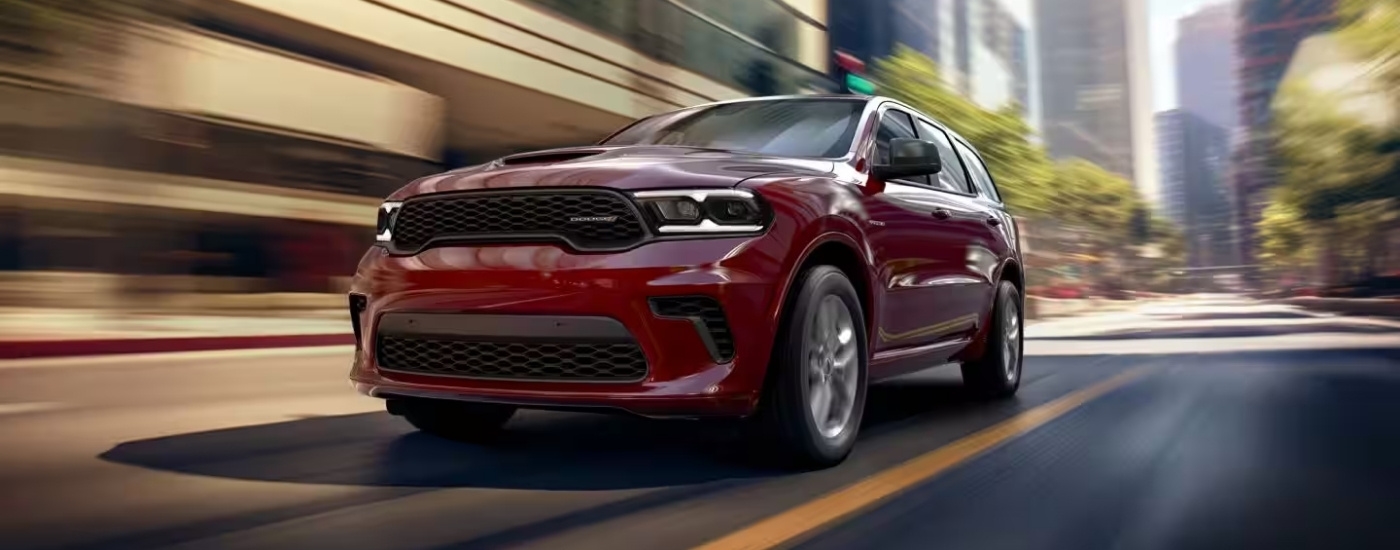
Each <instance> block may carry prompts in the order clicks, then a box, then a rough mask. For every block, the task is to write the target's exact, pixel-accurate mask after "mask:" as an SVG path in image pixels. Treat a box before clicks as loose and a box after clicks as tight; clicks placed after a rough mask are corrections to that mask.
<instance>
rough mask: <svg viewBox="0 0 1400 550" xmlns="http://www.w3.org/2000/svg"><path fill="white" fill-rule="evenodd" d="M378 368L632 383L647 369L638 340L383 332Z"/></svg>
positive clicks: (468, 374)
mask: <svg viewBox="0 0 1400 550" xmlns="http://www.w3.org/2000/svg"><path fill="white" fill-rule="evenodd" d="M375 354H376V356H377V358H378V362H379V366H381V367H383V368H385V369H388V370H393V371H400V372H409V373H414V374H426V375H438V376H461V377H470V378H501V379H515V380H578V381H607V382H629V381H636V380H641V379H642V378H644V377H645V376H646V373H647V361H646V356H645V355H643V354H642V349H641V347H639V346H638V345H637V344H635V343H553V342H551V343H538V342H474V341H462V340H450V339H434V338H424V337H419V336H389V335H384V336H380V337H379V339H378V345H377V346H376V347H375Z"/></svg>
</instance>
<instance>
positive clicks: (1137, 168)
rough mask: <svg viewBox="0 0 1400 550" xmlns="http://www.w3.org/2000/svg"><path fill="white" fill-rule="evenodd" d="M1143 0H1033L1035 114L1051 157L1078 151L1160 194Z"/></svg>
mask: <svg viewBox="0 0 1400 550" xmlns="http://www.w3.org/2000/svg"><path fill="white" fill-rule="evenodd" d="M1145 9H1146V8H1145V0H1038V1H1037V2H1035V20H1036V35H1037V41H1038V51H1039V55H1040V97H1041V101H1040V114H1041V122H1042V125H1043V134H1044V136H1045V142H1046V147H1047V149H1048V150H1049V152H1050V155H1051V156H1052V157H1054V158H1070V157H1077V158H1082V159H1085V160H1088V161H1090V162H1093V163H1095V164H1098V165H1099V166H1101V167H1103V168H1105V169H1107V170H1109V171H1110V172H1114V173H1117V174H1119V175H1122V176H1124V177H1126V178H1128V179H1130V180H1131V181H1132V182H1133V184H1134V186H1135V187H1136V188H1137V189H1138V191H1139V192H1140V193H1141V194H1142V196H1143V198H1144V199H1146V200H1148V201H1149V202H1155V200H1156V198H1157V197H1158V191H1157V176H1158V174H1157V169H1156V153H1157V152H1156V149H1155V147H1154V145H1153V143H1152V142H1153V131H1152V98H1151V82H1150V71H1149V58H1148V51H1147V44H1146V40H1147V30H1146V25H1147V15H1146V11H1145Z"/></svg>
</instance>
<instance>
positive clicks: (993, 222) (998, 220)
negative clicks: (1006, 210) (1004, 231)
mask: <svg viewBox="0 0 1400 550" xmlns="http://www.w3.org/2000/svg"><path fill="white" fill-rule="evenodd" d="M987 224H989V225H991V226H992V227H996V226H998V225H1001V218H998V217H996V216H987Z"/></svg>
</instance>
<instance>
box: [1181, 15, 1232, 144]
mask: <svg viewBox="0 0 1400 550" xmlns="http://www.w3.org/2000/svg"><path fill="white" fill-rule="evenodd" d="M1175 51H1176V97H1177V105H1178V108H1180V109H1181V110H1183V111H1188V112H1190V113H1193V114H1195V115H1196V116H1199V117H1201V118H1203V119H1205V121H1206V122H1209V123H1210V124H1213V125H1215V126H1217V127H1219V128H1222V129H1224V130H1225V132H1226V134H1227V135H1233V134H1234V131H1235V128H1237V127H1238V126H1239V109H1237V108H1235V101H1236V99H1237V98H1238V97H1239V93H1238V89H1239V86H1238V84H1237V78H1238V68H1237V67H1238V62H1237V61H1236V60H1237V57H1236V55H1235V6H1234V4H1233V3H1232V2H1226V3H1222V4H1216V5H1213V6H1207V7H1205V8H1202V9H1201V10H1199V11H1197V12H1195V13H1192V14H1190V15H1187V16H1186V17H1183V18H1181V19H1180V20H1179V21H1177V37H1176V44H1175Z"/></svg>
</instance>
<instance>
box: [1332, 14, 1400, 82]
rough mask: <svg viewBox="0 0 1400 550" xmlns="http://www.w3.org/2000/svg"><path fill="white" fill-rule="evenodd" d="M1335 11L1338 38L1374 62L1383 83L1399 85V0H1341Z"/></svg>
mask: <svg viewBox="0 0 1400 550" xmlns="http://www.w3.org/2000/svg"><path fill="white" fill-rule="evenodd" d="M1337 13H1338V15H1339V16H1340V19H1341V26H1340V28H1339V29H1338V33H1339V35H1340V36H1341V38H1342V39H1343V40H1345V41H1346V42H1347V43H1348V44H1349V45H1351V46H1352V47H1353V48H1354V49H1355V50H1356V52H1357V53H1358V54H1360V55H1361V56H1362V57H1364V58H1365V59H1367V61H1368V62H1370V63H1372V64H1373V65H1372V66H1373V67H1374V68H1375V73H1374V74H1376V75H1377V76H1379V77H1380V79H1381V80H1382V84H1383V85H1384V86H1386V87H1388V88H1389V89H1391V90H1394V89H1396V88H1397V87H1400V39H1397V38H1396V36H1397V33H1400V0H1340V1H1339V2H1338V4H1337ZM1397 102H1398V103H1400V99H1398V100H1397Z"/></svg>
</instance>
